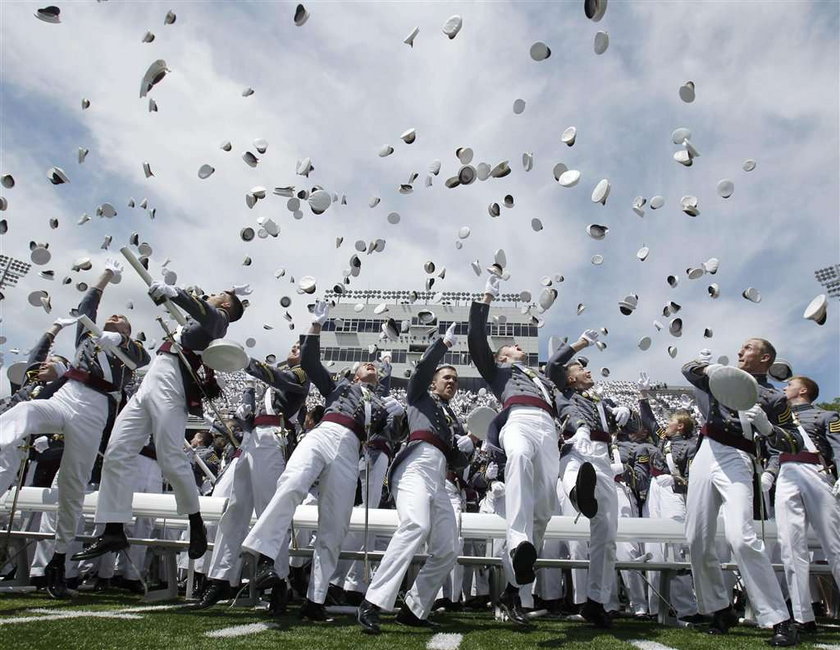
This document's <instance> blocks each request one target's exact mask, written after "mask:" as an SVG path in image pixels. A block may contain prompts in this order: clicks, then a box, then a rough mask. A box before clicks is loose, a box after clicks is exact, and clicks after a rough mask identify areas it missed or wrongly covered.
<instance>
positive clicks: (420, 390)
mask: <svg viewBox="0 0 840 650" xmlns="http://www.w3.org/2000/svg"><path fill="white" fill-rule="evenodd" d="M446 349H447V348H446V344H445V343H444V342H443V339H440V338H439V339H438V340H436V341H435V342H434V343H432V344H431V345H430V346H429V347H428V348H426V353H425V354H424V355H423V358H422V359H420V361H419V362H418V363H417V368H416V369H415V370H414V374H413V375H412V376H411V379H410V380H409V382H408V390H407V392H406V401H407V402H408V428H409V430H410V432H411V434H415V433H419V432H425V433H428V434H431V435H432V436H434V437H435V439H436V440H437V443H436V444H435V445H434V446H435V447H437V448H438V449H440V450H441V452H442V453H443V454H444V456H446V459H447V462H448V464H449V465H451V466H452V467H453V469H456V470H463V469H464V468H465V467H466V466H467V465H468V464H469V458H468V457H467V456H466V454H463V453H462V452H460V451H459V450H458V446H457V443H456V439H457V437H460V436H464V435H466V432H465V431H464V427H463V426H462V425H461V422H460V421H459V420H458V417H457V416H456V415H455V413H454V412H453V411H452V409H451V408H450V407H449V405H448V404H446V403H445V402H444V401H443V400H441V399H440V398H439V397H435V396H433V395H432V394H431V393H430V392H429V385H430V384H431V383H432V378H433V377H434V374H435V370H437V367H438V364H439V363H440V361H441V359H443V355H444V354H445V353H446ZM421 442H422V441H421V440H419V439H416V440H411V439H410V438H409V443H408V444H407V445H406V446H405V447H404V448H403V449H402V450H401V451H400V452H399V453H398V454H397V456H396V458H394V462H393V463H391V468H390V470H389V472H388V473H389V476H391V475H392V474H393V472H394V471H395V470H396V469H397V467H399V466H400V464H401V463H402V462H403V461H405V459H406V458H407V457H408V455H409V453H411V450H412V449H413V448H414V447H416V446H417V445H419V444H420V443H421ZM430 444H432V443H430Z"/></svg>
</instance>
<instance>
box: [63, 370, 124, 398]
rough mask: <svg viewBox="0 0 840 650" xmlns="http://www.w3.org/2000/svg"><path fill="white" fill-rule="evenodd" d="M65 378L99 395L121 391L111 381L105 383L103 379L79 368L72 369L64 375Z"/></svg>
mask: <svg viewBox="0 0 840 650" xmlns="http://www.w3.org/2000/svg"><path fill="white" fill-rule="evenodd" d="M64 376H65V377H67V379H72V380H74V381H78V382H79V383H81V384H84V385H85V386H87V387H88V388H92V389H93V390H95V391H96V392H98V393H114V392H117V391H118V390H119V388H117V387H116V386H114V384H112V383H111V382H110V381H105V380H104V379H102V377H97V376H96V375H92V374H90V373H89V372H85V371H84V370H79V369H78V368H70V370H68V371H67V372H65V373H64Z"/></svg>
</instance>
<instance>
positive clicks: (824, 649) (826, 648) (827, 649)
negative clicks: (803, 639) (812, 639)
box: [814, 643, 840, 650]
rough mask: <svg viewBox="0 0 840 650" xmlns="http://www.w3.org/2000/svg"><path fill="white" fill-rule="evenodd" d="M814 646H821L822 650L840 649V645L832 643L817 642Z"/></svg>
mask: <svg viewBox="0 0 840 650" xmlns="http://www.w3.org/2000/svg"><path fill="white" fill-rule="evenodd" d="M814 647H817V648H820V649H821V650H840V645H832V644H829V643H815V644H814Z"/></svg>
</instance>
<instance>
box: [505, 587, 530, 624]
mask: <svg viewBox="0 0 840 650" xmlns="http://www.w3.org/2000/svg"><path fill="white" fill-rule="evenodd" d="M498 604H499V607H500V608H501V610H502V611H503V612H504V613H505V614H507V617H508V618H509V619H510V620H511V621H513V622H514V623H516V624H517V625H523V626H527V625H530V624H531V622H530V621H529V620H528V616H526V614H525V612H524V611H523V610H522V602H521V601H520V600H519V593H518V592H517V591H508V590H505V591H503V592H502V595H501V596H500V597H499V601H498Z"/></svg>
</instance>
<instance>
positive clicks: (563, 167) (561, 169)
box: [551, 163, 569, 181]
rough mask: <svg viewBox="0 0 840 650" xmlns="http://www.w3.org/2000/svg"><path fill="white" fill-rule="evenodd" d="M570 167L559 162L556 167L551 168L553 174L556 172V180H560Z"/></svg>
mask: <svg viewBox="0 0 840 650" xmlns="http://www.w3.org/2000/svg"><path fill="white" fill-rule="evenodd" d="M568 169H569V168H568V167H567V166H566V165H565V164H564V163H557V164H556V165H554V169H552V170H551V172H552V174H554V180H555V181H559V180H560V177H561V176H562V175H563V174H564V173H565V172H566V171H568Z"/></svg>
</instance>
